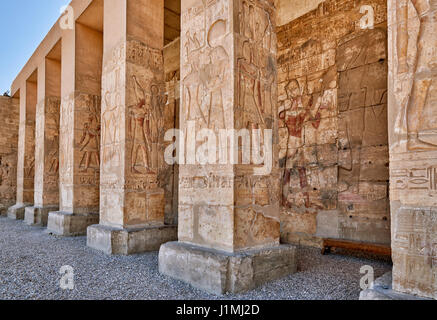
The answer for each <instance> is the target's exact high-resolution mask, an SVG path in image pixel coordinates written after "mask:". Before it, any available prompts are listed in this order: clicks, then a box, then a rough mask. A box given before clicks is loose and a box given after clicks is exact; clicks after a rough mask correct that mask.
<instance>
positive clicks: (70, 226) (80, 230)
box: [47, 211, 99, 237]
mask: <svg viewBox="0 0 437 320" xmlns="http://www.w3.org/2000/svg"><path fill="white" fill-rule="evenodd" d="M96 223H99V214H97V213H85V214H76V213H69V212H61V211H54V212H50V213H49V217H48V223H47V231H48V232H49V233H52V234H54V235H57V236H64V237H75V236H84V235H86V229H87V228H88V226H91V225H93V224H96Z"/></svg>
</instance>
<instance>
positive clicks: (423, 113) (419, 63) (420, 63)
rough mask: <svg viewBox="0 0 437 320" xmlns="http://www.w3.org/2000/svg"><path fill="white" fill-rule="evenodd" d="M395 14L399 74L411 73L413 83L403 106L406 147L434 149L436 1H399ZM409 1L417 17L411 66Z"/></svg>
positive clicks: (436, 135)
mask: <svg viewBox="0 0 437 320" xmlns="http://www.w3.org/2000/svg"><path fill="white" fill-rule="evenodd" d="M396 2H397V16H398V19H399V20H400V22H399V23H398V30H397V52H398V60H399V61H398V64H399V65H398V72H399V74H403V73H407V72H409V71H410V70H412V72H413V85H412V89H411V93H410V96H409V100H408V105H407V106H406V108H407V109H406V124H407V132H408V145H407V146H408V149H409V150H435V149H437V121H436V119H435V110H434V109H435V108H436V107H437V105H436V104H437V98H436V94H435V89H433V87H434V88H435V82H436V81H437V36H436V35H437V0H399V1H396ZM409 3H411V4H412V5H413V7H414V8H415V10H416V12H417V16H418V18H419V20H420V27H419V34H418V38H417V54H416V56H415V61H414V65H411V66H409V65H408V41H409V36H408V23H409V21H411V20H412V18H413V17H409V14H408V12H409ZM433 91H434V92H433Z"/></svg>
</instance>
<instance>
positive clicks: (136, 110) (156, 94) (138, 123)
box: [129, 76, 166, 173]
mask: <svg viewBox="0 0 437 320" xmlns="http://www.w3.org/2000/svg"><path fill="white" fill-rule="evenodd" d="M133 80H134V82H135V96H136V101H137V103H136V104H135V105H134V106H132V107H130V108H129V111H130V116H131V121H130V134H131V138H132V154H131V156H132V158H131V161H132V163H131V170H132V173H155V172H154V171H153V169H157V159H158V156H159V155H158V152H159V150H158V144H159V138H160V135H161V133H162V130H163V128H164V121H163V111H162V108H163V106H164V105H165V103H166V100H165V99H164V98H163V97H162V96H161V93H160V91H159V87H158V86H156V85H152V86H151V88H150V93H147V92H146V90H145V89H144V88H143V87H142V86H141V84H140V83H139V81H138V79H137V78H136V77H135V76H133ZM138 167H140V168H144V169H145V170H146V171H145V172H142V171H139V170H138Z"/></svg>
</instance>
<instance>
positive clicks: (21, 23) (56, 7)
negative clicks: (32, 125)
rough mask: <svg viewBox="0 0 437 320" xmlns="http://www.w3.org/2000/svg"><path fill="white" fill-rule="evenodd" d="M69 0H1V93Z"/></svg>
mask: <svg viewBox="0 0 437 320" xmlns="http://www.w3.org/2000/svg"><path fill="white" fill-rule="evenodd" d="M69 2H70V0H0V3H1V10H0V95H2V94H3V92H5V91H6V90H9V89H10V86H11V84H12V81H13V80H14V79H15V77H16V76H17V74H18V72H20V70H21V68H22V67H23V66H24V65H25V63H26V62H27V60H29V58H30V56H31V55H32V53H33V52H34V51H35V49H36V48H37V47H38V45H39V44H40V42H41V41H42V40H43V39H44V37H45V36H46V34H47V33H48V32H49V30H50V28H51V27H52V26H53V24H54V23H55V22H56V20H57V19H58V18H59V16H60V8H61V7H62V6H64V5H66V4H68V3H69Z"/></svg>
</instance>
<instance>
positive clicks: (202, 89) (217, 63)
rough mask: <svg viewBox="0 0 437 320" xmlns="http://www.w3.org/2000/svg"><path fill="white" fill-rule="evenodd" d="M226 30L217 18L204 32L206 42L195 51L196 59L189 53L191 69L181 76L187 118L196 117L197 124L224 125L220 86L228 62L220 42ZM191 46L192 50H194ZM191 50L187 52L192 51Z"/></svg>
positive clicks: (213, 127)
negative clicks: (206, 33) (199, 49)
mask: <svg viewBox="0 0 437 320" xmlns="http://www.w3.org/2000/svg"><path fill="white" fill-rule="evenodd" d="M225 32H226V22H225V21H223V20H218V21H216V22H214V23H213V24H212V26H211V27H210V29H209V32H208V41H207V46H206V47H205V48H203V49H202V52H201V53H200V52H197V54H198V61H193V59H192V58H191V57H190V58H189V59H188V61H190V65H191V71H190V73H189V74H188V75H187V76H186V77H185V78H184V81H183V83H184V94H185V99H186V104H187V109H188V110H187V116H186V119H187V120H196V121H197V120H200V121H201V123H202V125H201V126H200V127H203V128H209V129H225V110H224V101H223V91H222V90H223V86H224V85H225V73H226V68H227V66H228V57H229V56H228V53H227V52H226V49H225V48H224V47H223V46H222V45H221V44H220V41H221V38H222V37H223V36H224V35H225ZM196 50H197V49H196V47H194V51H196ZM194 51H191V52H190V53H189V55H191V54H193V53H194Z"/></svg>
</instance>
